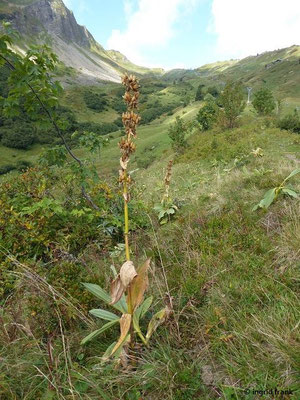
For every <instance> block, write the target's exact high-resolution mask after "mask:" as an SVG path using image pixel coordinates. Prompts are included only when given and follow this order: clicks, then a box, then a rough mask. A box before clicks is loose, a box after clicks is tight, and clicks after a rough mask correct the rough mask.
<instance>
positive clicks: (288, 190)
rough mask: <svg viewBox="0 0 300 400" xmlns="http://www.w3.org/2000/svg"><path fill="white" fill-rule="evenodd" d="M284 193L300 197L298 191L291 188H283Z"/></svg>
mask: <svg viewBox="0 0 300 400" xmlns="http://www.w3.org/2000/svg"><path fill="white" fill-rule="evenodd" d="M282 193H285V194H288V195H289V196H292V197H294V198H295V199H297V198H298V193H296V192H295V191H294V190H292V189H289V188H283V189H282Z"/></svg>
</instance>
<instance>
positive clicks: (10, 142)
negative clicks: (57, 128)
mask: <svg viewBox="0 0 300 400" xmlns="http://www.w3.org/2000/svg"><path fill="white" fill-rule="evenodd" d="M34 140H35V134H34V132H33V127H32V126H30V125H29V124H23V125H14V128H13V130H12V129H11V128H8V127H7V128H4V129H3V130H2V139H1V143H2V145H3V146H6V147H11V148H13V149H24V150H26V149H29V147H30V146H31V145H32V144H33V143H34Z"/></svg>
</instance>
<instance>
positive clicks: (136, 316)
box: [133, 296, 153, 344]
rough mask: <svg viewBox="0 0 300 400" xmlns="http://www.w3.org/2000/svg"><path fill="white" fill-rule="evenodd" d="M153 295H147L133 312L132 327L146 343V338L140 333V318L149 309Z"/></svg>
mask: <svg viewBox="0 0 300 400" xmlns="http://www.w3.org/2000/svg"><path fill="white" fill-rule="evenodd" d="M152 300H153V297H152V296H150V297H148V298H147V299H146V300H145V301H144V302H143V303H142V304H141V305H140V306H139V307H138V308H137V309H136V311H135V312H134V314H133V327H134V330H135V331H136V333H137V334H138V335H139V337H140V338H141V339H142V341H143V343H144V344H147V341H146V338H145V337H144V335H143V334H142V331H141V328H140V318H142V317H143V316H144V315H145V314H146V312H147V311H148V310H149V307H150V306H151V304H152Z"/></svg>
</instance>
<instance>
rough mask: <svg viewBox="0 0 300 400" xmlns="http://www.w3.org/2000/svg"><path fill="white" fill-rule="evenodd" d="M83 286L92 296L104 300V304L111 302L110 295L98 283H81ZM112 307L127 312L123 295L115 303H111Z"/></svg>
mask: <svg viewBox="0 0 300 400" xmlns="http://www.w3.org/2000/svg"><path fill="white" fill-rule="evenodd" d="M83 286H84V287H85V288H86V289H87V290H88V291H89V292H90V293H92V294H93V295H94V296H96V297H98V299H100V300H102V301H104V302H105V303H106V304H111V297H110V295H109V294H108V293H107V292H106V291H105V290H104V289H102V288H101V287H100V286H99V285H96V284H94V283H83ZM113 307H114V308H115V309H116V310H119V311H121V312H122V313H126V312H127V305H126V301H125V297H124V296H123V297H122V298H121V299H120V300H119V301H118V302H117V303H115V304H113Z"/></svg>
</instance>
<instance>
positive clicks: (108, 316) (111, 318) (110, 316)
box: [89, 308, 120, 321]
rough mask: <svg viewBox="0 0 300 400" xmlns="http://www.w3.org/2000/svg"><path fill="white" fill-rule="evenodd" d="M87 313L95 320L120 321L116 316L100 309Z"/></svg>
mask: <svg viewBox="0 0 300 400" xmlns="http://www.w3.org/2000/svg"><path fill="white" fill-rule="evenodd" d="M89 313H90V314H92V315H94V316H95V317H97V318H101V319H106V320H107V321H114V320H116V319H120V317H118V316H117V315H116V314H114V313H112V312H110V311H106V310H102V309H101V308H97V309H93V310H90V311H89Z"/></svg>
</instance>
